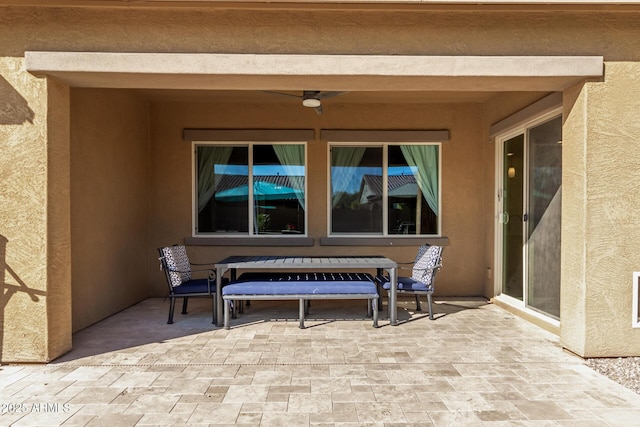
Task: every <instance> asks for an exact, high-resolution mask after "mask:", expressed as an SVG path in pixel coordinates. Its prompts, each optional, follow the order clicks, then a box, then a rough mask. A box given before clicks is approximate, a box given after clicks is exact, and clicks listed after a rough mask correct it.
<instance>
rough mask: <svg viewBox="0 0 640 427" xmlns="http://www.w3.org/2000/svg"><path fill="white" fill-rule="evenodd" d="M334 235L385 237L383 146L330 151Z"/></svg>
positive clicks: (332, 227)
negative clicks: (383, 218)
mask: <svg viewBox="0 0 640 427" xmlns="http://www.w3.org/2000/svg"><path fill="white" fill-rule="evenodd" d="M331 232H332V233H367V234H382V147H338V146H334V147H333V148H331Z"/></svg>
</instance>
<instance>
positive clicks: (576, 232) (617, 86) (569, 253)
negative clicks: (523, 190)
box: [560, 62, 640, 357]
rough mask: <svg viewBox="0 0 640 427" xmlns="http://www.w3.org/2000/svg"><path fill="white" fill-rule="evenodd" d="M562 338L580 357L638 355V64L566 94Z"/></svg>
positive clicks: (612, 69) (618, 65)
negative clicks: (635, 289)
mask: <svg viewBox="0 0 640 427" xmlns="http://www.w3.org/2000/svg"><path fill="white" fill-rule="evenodd" d="M564 105H565V125H564V129H563V198H562V208H563V211H562V286H561V289H562V290H561V314H560V318H561V332H560V336H561V340H562V344H563V345H564V346H565V347H566V348H567V349H569V350H571V351H573V352H575V353H577V354H579V355H580V356H583V357H593V356H599V357H602V356H631V355H633V356H637V355H638V349H640V328H632V293H631V290H632V274H633V272H634V271H639V270H640V251H639V250H638V242H639V241H640V198H638V196H637V195H638V194H640V167H638V165H640V120H639V119H638V117H640V63H638V62H635V63H632V62H615V63H606V65H605V77H604V80H603V81H602V82H589V83H586V84H584V85H580V86H577V87H573V88H571V89H570V90H568V91H565V95H564Z"/></svg>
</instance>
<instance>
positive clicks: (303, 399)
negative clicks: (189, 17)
mask: <svg viewBox="0 0 640 427" xmlns="http://www.w3.org/2000/svg"><path fill="white" fill-rule="evenodd" d="M189 304H190V312H189V314H187V315H182V314H180V313H179V310H178V312H177V313H176V315H175V323H174V324H173V325H167V324H166V316H167V312H168V301H167V300H164V299H161V298H152V299H148V300H145V301H143V302H141V303H140V304H137V305H135V306H133V307H131V308H129V309H127V310H125V311H123V312H121V313H118V314H116V315H114V316H112V317H110V318H108V319H106V320H104V321H102V322H100V323H98V324H96V325H94V326H91V327H89V328H87V329H85V330H83V331H81V332H79V333H77V334H75V335H74V337H73V345H74V350H73V351H71V352H70V353H68V354H66V355H64V356H63V357H61V358H60V359H58V360H55V361H53V362H52V363H50V364H47V365H4V366H1V367H0V390H1V391H0V396H1V399H0V403H1V404H2V413H1V414H0V425H3V426H4V425H16V426H21V425H26V426H45V425H64V426H103V425H104V426H110V427H111V426H133V425H192V426H198V425H225V424H226V425H246V426H258V425H259V426H311V425H313V426H409V425H415V426H418V425H419V426H431V425H433V426H463V425H472V426H496V427H497V426H516V425H517V426H581V427H584V426H616V427H617V426H640V395H638V394H636V393H634V392H633V391H631V390H629V389H627V388H625V387H623V386H621V385H619V384H617V383H615V382H613V381H611V380H609V379H608V378H606V377H604V376H602V375H600V374H598V373H596V372H594V371H593V370H591V369H590V368H589V367H587V366H586V365H585V364H584V361H583V360H582V359H580V358H578V357H576V356H574V355H572V354H570V353H568V352H566V351H564V350H563V349H562V348H561V346H560V344H559V340H558V337H557V336H555V335H553V334H551V333H548V332H546V331H544V330H542V329H540V328H538V327H536V326H534V325H532V324H530V323H528V322H526V321H524V320H522V319H520V318H518V317H516V316H514V315H512V314H510V313H508V312H506V311H504V310H502V309H501V308H499V307H497V306H495V305H492V304H488V303H487V302H486V301H484V300H479V299H457V300H439V301H437V304H436V305H435V310H434V311H435V313H436V320H434V321H431V320H429V319H428V317H427V315H426V314H425V313H415V312H413V310H412V308H413V307H414V305H413V302H412V301H411V300H401V301H400V304H401V307H400V308H399V310H398V318H399V320H400V321H402V322H403V323H402V324H400V325H398V326H395V327H391V326H389V325H388V322H387V321H386V320H385V319H386V316H385V315H384V313H381V318H382V320H381V327H380V328H377V329H374V328H372V326H371V320H370V319H366V318H365V316H364V314H365V313H366V308H365V306H364V302H359V301H355V302H354V301H317V302H316V301H314V302H313V305H312V306H311V313H310V316H309V320H308V321H307V322H306V324H307V326H308V327H307V329H299V328H298V322H297V320H296V319H295V317H296V316H297V303H296V302H267V301H259V302H254V303H253V304H252V306H251V307H250V308H249V309H247V311H246V312H245V314H243V315H241V316H240V317H239V318H238V319H236V320H233V321H232V329H231V330H224V329H222V328H216V327H214V326H213V325H212V324H211V318H210V311H209V307H210V304H209V302H208V301H207V300H202V299H201V300H198V299H193V300H192V301H190V303H189ZM265 319H266V320H265Z"/></svg>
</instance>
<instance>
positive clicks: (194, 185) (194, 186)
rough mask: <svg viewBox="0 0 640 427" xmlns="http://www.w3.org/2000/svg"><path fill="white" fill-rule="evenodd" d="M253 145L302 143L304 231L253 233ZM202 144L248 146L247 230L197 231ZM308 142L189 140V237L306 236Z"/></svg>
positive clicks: (281, 237)
mask: <svg viewBox="0 0 640 427" xmlns="http://www.w3.org/2000/svg"><path fill="white" fill-rule="evenodd" d="M254 145H303V146H304V164H305V169H304V172H305V176H304V195H305V197H304V204H305V206H304V224H305V230H304V233H301V234H295V235H288V234H282V235H278V234H269V235H264V234H262V235H261V234H253V231H252V230H253V220H254V215H253V211H254V209H253V203H254V201H253V185H252V184H253V150H252V147H253V146H254ZM203 146H226V147H229V146H231V147H248V151H249V153H248V163H249V165H248V167H249V177H248V186H249V188H248V192H249V194H248V196H247V197H248V199H249V200H248V201H249V206H248V215H249V217H248V221H249V230H248V231H247V232H246V233H228V234H227V233H215V232H210V233H206V234H205V233H199V232H198V231H197V230H196V228H197V227H196V226H197V224H198V209H197V208H196V206H197V201H198V182H197V177H196V174H197V172H198V167H197V165H196V161H197V155H196V153H197V149H198V147H203ZM307 146H308V142H307V141H236V140H230V141H217V140H216V141H191V237H193V238H198V239H210V238H229V239H246V238H252V239H254V238H255V239H273V238H276V239H295V238H300V237H308V233H309V209H308V204H309V203H308V201H309V193H308V185H309V183H308V181H309V179H308V178H309V160H308V150H307Z"/></svg>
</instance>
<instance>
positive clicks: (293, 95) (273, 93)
mask: <svg viewBox="0 0 640 427" xmlns="http://www.w3.org/2000/svg"><path fill="white" fill-rule="evenodd" d="M261 92H263V93H268V94H271V95H280V96H288V97H292V98H298V99H301V98H302V96H301V95H295V94H293V93H285V92H272V91H270V90H263V91H261Z"/></svg>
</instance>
